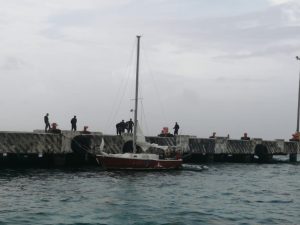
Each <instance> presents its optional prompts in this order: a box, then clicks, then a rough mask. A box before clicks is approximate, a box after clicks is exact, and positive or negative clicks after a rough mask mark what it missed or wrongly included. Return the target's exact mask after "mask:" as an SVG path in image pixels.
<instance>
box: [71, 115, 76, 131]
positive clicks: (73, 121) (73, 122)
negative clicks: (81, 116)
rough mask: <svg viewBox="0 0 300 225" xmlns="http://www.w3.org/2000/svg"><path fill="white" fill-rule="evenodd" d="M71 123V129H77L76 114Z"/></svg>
mask: <svg viewBox="0 0 300 225" xmlns="http://www.w3.org/2000/svg"><path fill="white" fill-rule="evenodd" d="M71 125H72V128H71V131H76V130H77V118H76V116H74V117H73V118H72V119H71Z"/></svg>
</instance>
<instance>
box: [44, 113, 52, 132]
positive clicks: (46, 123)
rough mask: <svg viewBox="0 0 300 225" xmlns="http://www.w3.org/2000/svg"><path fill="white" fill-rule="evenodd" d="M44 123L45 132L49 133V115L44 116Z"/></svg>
mask: <svg viewBox="0 0 300 225" xmlns="http://www.w3.org/2000/svg"><path fill="white" fill-rule="evenodd" d="M44 122H45V132H47V131H49V130H50V128H51V127H50V123H49V113H47V114H46V115H45V116H44Z"/></svg>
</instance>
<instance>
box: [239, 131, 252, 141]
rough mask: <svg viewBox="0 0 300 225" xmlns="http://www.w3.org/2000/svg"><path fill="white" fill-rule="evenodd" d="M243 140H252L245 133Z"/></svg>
mask: <svg viewBox="0 0 300 225" xmlns="http://www.w3.org/2000/svg"><path fill="white" fill-rule="evenodd" d="M241 140H245V141H249V140H250V138H249V137H248V134H247V133H244V136H243V137H241Z"/></svg>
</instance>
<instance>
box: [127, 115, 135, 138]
mask: <svg viewBox="0 0 300 225" xmlns="http://www.w3.org/2000/svg"><path fill="white" fill-rule="evenodd" d="M133 125H134V123H133V121H132V119H131V118H130V120H129V121H127V122H126V129H127V133H131V134H132V127H133Z"/></svg>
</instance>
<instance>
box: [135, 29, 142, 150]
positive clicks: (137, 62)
mask: <svg viewBox="0 0 300 225" xmlns="http://www.w3.org/2000/svg"><path fill="white" fill-rule="evenodd" d="M136 37H137V53H136V78H135V107H134V130H133V153H136V131H137V123H138V121H137V112H138V96H139V63H140V38H141V36H140V35H138V36H136Z"/></svg>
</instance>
